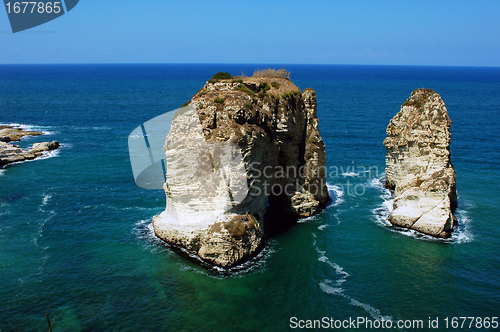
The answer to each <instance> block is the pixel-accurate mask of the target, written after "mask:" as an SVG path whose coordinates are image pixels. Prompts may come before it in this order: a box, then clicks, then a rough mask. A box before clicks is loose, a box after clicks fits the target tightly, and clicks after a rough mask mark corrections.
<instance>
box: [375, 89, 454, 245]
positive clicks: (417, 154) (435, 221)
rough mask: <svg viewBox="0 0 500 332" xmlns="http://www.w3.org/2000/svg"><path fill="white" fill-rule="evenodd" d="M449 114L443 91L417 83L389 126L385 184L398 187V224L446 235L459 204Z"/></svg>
mask: <svg viewBox="0 0 500 332" xmlns="http://www.w3.org/2000/svg"><path fill="white" fill-rule="evenodd" d="M450 125H451V120H450V118H449V116H448V111H447V109H446V107H445V104H444V102H443V100H442V99H441V96H440V95H439V94H437V93H435V92H434V91H433V90H430V89H417V90H415V91H413V92H412V94H411V96H410V97H409V98H408V100H406V102H405V103H404V104H403V105H402V106H401V110H400V111H399V113H398V114H397V115H396V116H394V118H392V120H391V121H390V123H389V126H388V127H387V138H386V139H385V140H384V146H385V147H386V149H387V156H386V170H385V178H386V187H387V188H389V189H392V190H394V193H395V199H394V209H393V211H392V213H391V215H390V217H389V221H390V222H391V223H392V224H393V225H395V226H400V227H405V228H411V229H414V230H417V231H419V232H422V233H425V234H428V235H432V236H436V237H442V238H447V237H449V236H450V233H451V230H452V228H453V223H454V218H453V215H452V211H453V210H454V209H455V207H456V202H457V193H456V182H455V170H454V169H453V166H452V165H451V161H450V148H449V146H450Z"/></svg>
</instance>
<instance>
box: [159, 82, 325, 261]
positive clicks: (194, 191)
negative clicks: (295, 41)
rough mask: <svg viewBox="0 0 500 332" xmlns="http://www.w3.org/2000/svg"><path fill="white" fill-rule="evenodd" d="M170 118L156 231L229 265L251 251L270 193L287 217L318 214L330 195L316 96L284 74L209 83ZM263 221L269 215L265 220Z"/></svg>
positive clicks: (259, 236)
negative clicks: (162, 204)
mask: <svg viewBox="0 0 500 332" xmlns="http://www.w3.org/2000/svg"><path fill="white" fill-rule="evenodd" d="M189 105H191V106H193V107H194V108H195V110H191V111H187V112H184V113H183V114H179V116H176V117H175V118H174V120H173V121H172V125H171V130H170V133H169V135H168V136H167V139H166V142H165V153H166V160H167V181H166V183H165V185H164V188H165V193H166V196H167V208H166V210H165V211H164V212H163V213H162V214H161V215H159V216H157V217H155V218H154V221H153V224H154V229H155V233H156V235H157V236H158V237H160V238H162V239H163V240H165V241H167V242H169V243H172V244H175V245H178V246H180V247H183V248H185V249H187V250H188V251H189V252H191V253H193V254H196V255H198V256H199V257H201V258H202V259H204V260H206V261H208V262H210V263H212V264H215V265H219V266H223V267H230V266H233V265H235V264H238V263H239V262H241V261H242V260H244V259H246V258H248V257H249V256H251V255H252V254H255V253H256V252H257V251H258V249H259V248H260V247H261V242H262V240H263V237H264V230H265V226H266V225H264V214H265V212H266V204H267V203H268V198H270V197H271V198H272V199H271V200H269V202H270V204H273V205H275V206H274V207H275V208H276V207H277V208H279V209H280V210H281V211H282V212H283V213H282V215H281V217H282V218H285V219H288V220H296V219H297V218H301V217H308V216H310V215H312V214H314V213H315V212H317V211H318V210H319V209H320V208H321V207H322V206H323V205H324V204H326V202H327V201H328V199H329V196H328V190H327V188H326V168H325V164H326V155H325V146H324V143H323V141H322V139H321V136H320V133H319V129H318V118H317V116H316V94H315V92H314V91H313V90H312V89H306V90H304V92H303V93H301V91H300V89H299V88H298V87H297V86H295V85H294V84H293V83H292V82H290V81H289V80H288V79H284V78H264V77H261V78H259V77H250V78H248V77H247V78H242V79H241V80H235V79H229V80H222V81H219V82H215V83H207V84H206V85H205V86H204V87H203V88H202V89H201V90H200V91H199V92H198V93H197V94H196V95H195V96H194V97H193V98H192V100H191V101H190V102H189ZM266 222H269V223H273V220H272V219H271V220H269V219H267V220H266Z"/></svg>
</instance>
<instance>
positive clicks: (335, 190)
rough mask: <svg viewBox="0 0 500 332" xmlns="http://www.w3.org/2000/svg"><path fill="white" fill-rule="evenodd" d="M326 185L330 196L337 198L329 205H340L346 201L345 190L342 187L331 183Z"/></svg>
mask: <svg viewBox="0 0 500 332" xmlns="http://www.w3.org/2000/svg"><path fill="white" fill-rule="evenodd" d="M326 187H327V188H328V193H329V194H330V197H335V199H332V204H330V205H329V207H335V206H339V205H340V204H342V203H344V202H345V200H344V191H343V190H342V187H340V186H337V185H333V184H329V183H327V184H326Z"/></svg>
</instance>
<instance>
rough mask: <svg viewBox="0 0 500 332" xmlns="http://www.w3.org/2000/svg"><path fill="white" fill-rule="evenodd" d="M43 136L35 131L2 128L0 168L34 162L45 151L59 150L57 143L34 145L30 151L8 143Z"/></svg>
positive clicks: (0, 136) (0, 135)
mask: <svg viewBox="0 0 500 332" xmlns="http://www.w3.org/2000/svg"><path fill="white" fill-rule="evenodd" d="M33 135H36V136H38V135H42V133H39V132H35V131H24V130H22V129H20V128H13V127H5V126H4V127H2V128H0V167H2V166H5V165H8V164H10V163H14V162H21V161H25V160H33V159H35V158H38V157H40V156H42V155H43V153H44V152H45V151H51V150H56V149H58V148H59V146H60V145H59V143H58V142H57V141H52V142H42V143H34V144H33V145H32V146H31V148H29V149H21V148H20V147H19V146H18V145H14V144H8V143H6V142H10V141H19V140H20V139H21V138H22V137H24V136H33Z"/></svg>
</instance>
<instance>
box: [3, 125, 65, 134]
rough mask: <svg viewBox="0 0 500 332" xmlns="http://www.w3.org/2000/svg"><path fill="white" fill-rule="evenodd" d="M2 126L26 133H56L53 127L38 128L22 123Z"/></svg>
mask: <svg viewBox="0 0 500 332" xmlns="http://www.w3.org/2000/svg"><path fill="white" fill-rule="evenodd" d="M0 126H7V127H13V128H18V129H21V130H24V131H38V132H41V133H42V134H43V135H53V134H55V133H56V132H54V131H52V130H53V128H54V127H51V126H37V125H30V124H21V123H0ZM26 137H28V136H26Z"/></svg>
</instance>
